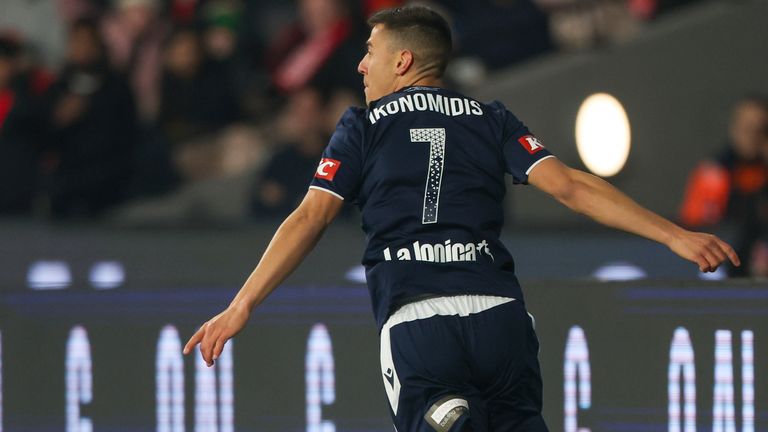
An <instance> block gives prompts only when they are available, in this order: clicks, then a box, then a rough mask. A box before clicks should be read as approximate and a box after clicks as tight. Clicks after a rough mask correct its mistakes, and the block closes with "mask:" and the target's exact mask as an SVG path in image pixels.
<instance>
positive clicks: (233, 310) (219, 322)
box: [184, 306, 250, 367]
mask: <svg viewBox="0 0 768 432" xmlns="http://www.w3.org/2000/svg"><path fill="white" fill-rule="evenodd" d="M249 316H250V311H248V310H247V309H246V308H240V307H233V306H230V307H228V308H227V309H226V310H224V312H222V313H220V314H218V315H216V316H215V317H213V318H211V319H210V320H208V322H206V323H205V324H203V325H202V326H201V327H200V329H199V330H198V331H197V332H196V333H195V334H194V335H192V337H191V338H189V341H188V342H187V344H186V345H184V354H185V355H186V354H189V353H191V352H192V350H193V349H194V348H195V346H196V345H197V344H200V354H201V355H202V356H203V360H205V364H207V365H208V367H211V366H213V363H214V362H215V361H216V359H218V358H219V356H220V355H221V351H222V350H223V349H224V344H225V343H227V341H228V340H229V339H230V338H232V337H233V336H235V335H236V334H238V333H239V332H240V330H242V329H243V327H245V324H246V323H247V322H248V317H249Z"/></svg>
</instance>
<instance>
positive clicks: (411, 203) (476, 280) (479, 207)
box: [313, 87, 548, 324]
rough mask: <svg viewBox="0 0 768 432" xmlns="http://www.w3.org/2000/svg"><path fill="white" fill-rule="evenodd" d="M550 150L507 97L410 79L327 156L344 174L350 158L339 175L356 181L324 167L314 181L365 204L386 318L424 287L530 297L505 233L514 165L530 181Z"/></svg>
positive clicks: (371, 279) (363, 115) (425, 291)
mask: <svg viewBox="0 0 768 432" xmlns="http://www.w3.org/2000/svg"><path fill="white" fill-rule="evenodd" d="M334 141H336V142H334ZM341 141H346V143H341ZM354 141H359V142H358V143H354ZM547 155H548V152H547V151H546V150H545V149H544V148H543V147H541V146H540V144H538V142H537V141H536V140H535V138H533V137H532V136H531V135H530V134H529V133H528V131H527V129H526V128H525V126H524V125H522V123H520V122H519V120H517V119H516V118H515V117H514V116H513V115H511V114H510V113H509V112H508V111H507V110H506V108H504V107H503V105H501V104H499V103H494V104H490V105H485V104H481V103H479V102H478V101H475V100H473V99H471V98H467V97H465V96H463V95H460V94H458V93H454V92H451V91H448V90H445V89H442V88H435V87H410V88H406V89H403V90H401V91H399V92H396V93H393V94H391V95H388V96H386V97H384V98H382V99H380V100H378V101H376V102H373V103H372V104H371V105H370V107H369V109H368V110H365V111H363V110H351V111H348V112H347V114H345V118H344V119H342V121H341V122H340V125H339V130H337V133H336V134H335V135H334V139H332V141H331V144H330V145H329V148H328V149H327V150H326V155H325V156H326V158H325V159H323V161H325V162H326V163H333V162H329V161H335V162H338V164H339V166H338V167H337V168H338V169H339V171H338V175H339V176H340V177H341V176H342V171H343V170H344V169H345V164H346V165H347V166H348V171H347V172H344V174H343V175H344V176H345V177H344V178H340V179H338V180H339V181H338V183H347V185H344V186H342V187H341V188H337V189H332V187H333V186H338V185H332V184H329V183H337V181H334V179H331V181H330V182H325V181H323V179H322V178H321V179H319V180H318V178H317V176H316V179H315V182H314V183H313V185H314V186H318V187H321V188H328V189H330V190H332V191H334V192H336V193H339V194H340V195H342V196H344V197H345V198H354V199H356V201H357V203H358V205H359V206H360V209H361V212H362V218H363V229H364V231H365V232H366V234H367V240H368V243H367V247H366V252H365V256H364V259H363V264H364V265H365V266H366V269H367V278H368V285H369V288H370V290H371V294H372V298H373V303H374V309H375V313H376V318H377V321H378V322H379V324H381V323H382V322H383V320H385V319H386V316H387V315H388V314H389V313H390V312H391V311H392V308H393V307H394V306H396V305H397V304H401V303H404V302H407V301H409V300H411V299H413V298H418V297H420V296H424V295H455V294H489V295H503V296H508V297H514V298H518V299H520V300H522V293H521V291H520V287H519V284H518V283H517V280H516V278H515V276H514V263H513V261H512V257H511V256H510V254H509V253H508V252H507V250H506V249H505V248H504V246H503V245H502V243H501V242H500V240H499V234H500V230H501V226H502V223H503V198H504V194H505V191H506V188H505V182H504V175H505V172H511V173H512V175H513V179H514V180H515V181H516V182H525V181H526V179H527V174H526V171H527V170H528V169H529V168H530V166H531V165H532V164H533V163H536V162H537V161H538V160H541V159H542V158H543V157H546V156H547ZM355 159H356V160H355ZM321 165H322V163H321ZM350 171H354V173H353V175H349V174H350ZM353 183H354V185H353Z"/></svg>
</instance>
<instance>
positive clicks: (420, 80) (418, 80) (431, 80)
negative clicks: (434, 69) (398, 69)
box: [398, 75, 443, 90]
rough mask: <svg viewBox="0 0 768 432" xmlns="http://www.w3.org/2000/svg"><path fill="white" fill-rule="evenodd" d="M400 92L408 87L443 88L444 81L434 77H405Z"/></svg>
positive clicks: (401, 82) (401, 81)
mask: <svg viewBox="0 0 768 432" xmlns="http://www.w3.org/2000/svg"><path fill="white" fill-rule="evenodd" d="M399 84H400V85H399V86H398V90H400V89H403V88H406V87H419V86H421V87H442V86H443V80H441V79H440V78H437V77H435V76H432V75H421V76H419V75H417V76H403V77H402V78H401V79H400V83H399Z"/></svg>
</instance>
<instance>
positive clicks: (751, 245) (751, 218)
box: [730, 98, 768, 278]
mask: <svg viewBox="0 0 768 432" xmlns="http://www.w3.org/2000/svg"><path fill="white" fill-rule="evenodd" d="M756 100H757V101H761V104H762V106H763V108H764V109H765V111H764V113H765V114H768V99H762V100H761V99H757V98H756ZM765 120H766V121H765V123H764V124H763V127H762V128H761V129H758V130H757V131H755V132H756V135H757V136H756V137H755V139H756V140H757V141H758V157H759V158H760V159H762V162H763V168H765V167H768V116H766V118H765ZM737 226H738V229H739V232H738V237H737V239H736V247H738V248H739V250H741V251H742V253H743V254H744V257H745V260H744V261H745V262H746V263H747V265H746V266H742V267H745V268H744V269H742V268H741V267H737V268H732V269H730V272H731V274H732V275H734V276H752V277H759V278H768V181H764V182H763V185H762V187H761V188H760V190H759V191H757V192H756V193H755V194H753V198H752V200H751V202H750V205H749V206H748V207H745V208H744V214H743V215H742V217H740V218H739V220H737Z"/></svg>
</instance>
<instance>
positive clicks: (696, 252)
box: [669, 231, 741, 272]
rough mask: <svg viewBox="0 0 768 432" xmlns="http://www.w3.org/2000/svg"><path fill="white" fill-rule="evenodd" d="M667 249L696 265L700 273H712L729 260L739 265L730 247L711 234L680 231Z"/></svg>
mask: <svg viewBox="0 0 768 432" xmlns="http://www.w3.org/2000/svg"><path fill="white" fill-rule="evenodd" d="M669 248H670V249H672V251H673V252H674V253H676V254H678V255H680V256H681V257H683V258H685V259H687V260H689V261H693V262H694V263H696V264H697V265H698V266H699V270H701V271H702V272H714V271H715V270H717V268H718V267H719V266H720V264H722V263H723V262H725V260H730V261H731V262H732V263H733V265H735V266H737V267H738V266H740V265H741V261H740V260H739V256H738V255H736V252H735V251H734V250H733V248H732V247H731V245H729V244H728V243H726V242H724V241H722V240H720V239H719V238H718V237H717V236H714V235H712V234H707V233H700V232H692V231H682V233H681V234H680V235H678V236H676V237H674V238H673V239H672V241H671V242H670V244H669Z"/></svg>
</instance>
